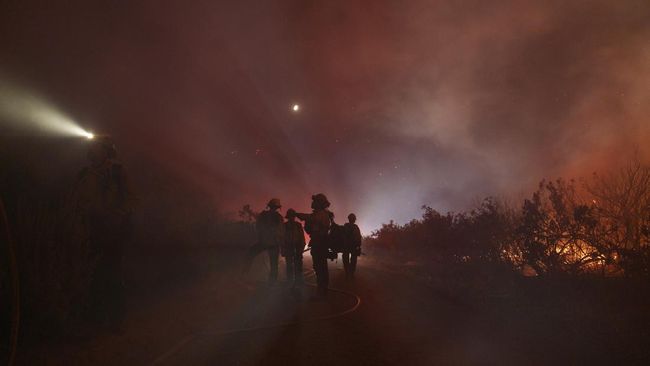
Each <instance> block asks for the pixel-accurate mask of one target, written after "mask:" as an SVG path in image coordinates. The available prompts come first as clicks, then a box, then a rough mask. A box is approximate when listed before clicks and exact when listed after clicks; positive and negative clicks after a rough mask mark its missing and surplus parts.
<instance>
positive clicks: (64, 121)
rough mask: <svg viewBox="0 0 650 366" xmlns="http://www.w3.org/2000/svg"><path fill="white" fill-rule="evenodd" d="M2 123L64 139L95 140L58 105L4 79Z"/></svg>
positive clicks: (0, 97)
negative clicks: (77, 137)
mask: <svg viewBox="0 0 650 366" xmlns="http://www.w3.org/2000/svg"><path fill="white" fill-rule="evenodd" d="M0 121H2V122H6V123H10V124H11V125H12V127H14V128H19V129H26V130H35V132H44V133H48V134H54V135H62V136H79V137H86V138H88V139H92V138H93V137H94V135H93V134H92V133H90V132H88V131H86V130H84V129H83V128H81V127H80V126H79V124H78V123H77V122H75V121H74V120H73V119H72V118H70V117H69V116H67V115H65V114H64V113H63V112H61V111H60V110H58V109H57V108H56V107H55V106H54V105H52V104H51V103H49V102H48V101H47V100H46V99H45V98H42V97H40V96H38V95H36V94H34V93H32V92H30V91H28V90H26V89H23V88H20V87H16V86H15V85H11V84H9V83H7V82H6V80H0Z"/></svg>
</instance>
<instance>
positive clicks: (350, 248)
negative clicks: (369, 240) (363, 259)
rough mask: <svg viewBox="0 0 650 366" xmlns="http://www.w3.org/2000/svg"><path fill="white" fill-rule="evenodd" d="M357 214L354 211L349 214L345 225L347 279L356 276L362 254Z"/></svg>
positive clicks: (344, 249) (344, 265)
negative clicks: (359, 257)
mask: <svg viewBox="0 0 650 366" xmlns="http://www.w3.org/2000/svg"><path fill="white" fill-rule="evenodd" d="M356 221H357V216H356V215H355V214H353V213H351V214H349V215H348V222H347V223H346V224H345V225H343V231H344V233H345V240H344V245H343V268H344V269H345V277H346V278H347V279H352V278H354V272H355V271H356V269H357V257H358V256H360V255H361V230H359V226H357V224H355V222H356Z"/></svg>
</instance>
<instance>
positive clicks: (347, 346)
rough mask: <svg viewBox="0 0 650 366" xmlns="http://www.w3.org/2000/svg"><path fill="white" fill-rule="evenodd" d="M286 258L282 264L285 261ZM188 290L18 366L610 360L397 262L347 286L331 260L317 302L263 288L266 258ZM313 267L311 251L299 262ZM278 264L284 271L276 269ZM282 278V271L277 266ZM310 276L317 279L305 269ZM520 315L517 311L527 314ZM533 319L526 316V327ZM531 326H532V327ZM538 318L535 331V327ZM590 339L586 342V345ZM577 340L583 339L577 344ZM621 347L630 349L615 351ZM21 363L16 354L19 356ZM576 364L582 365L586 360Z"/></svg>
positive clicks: (363, 267) (283, 289) (281, 288)
mask: <svg viewBox="0 0 650 366" xmlns="http://www.w3.org/2000/svg"><path fill="white" fill-rule="evenodd" d="M282 265H283V263H282V262H281V266H282ZM256 266H257V268H258V270H257V272H254V273H252V274H251V275H249V276H248V277H245V278H241V276H240V275H239V272H238V271H235V270H232V271H230V272H227V273H220V274H215V275H214V277H210V278H206V279H205V280H203V281H201V282H199V283H195V284H193V285H191V286H185V287H183V288H182V289H180V290H179V291H176V292H173V293H169V294H167V296H165V297H161V298H159V299H156V300H151V302H150V303H148V304H139V305H138V306H137V309H136V310H133V311H131V312H130V313H129V318H128V320H127V324H126V326H125V329H124V333H123V334H118V335H112V334H107V335H103V336H100V337H95V338H93V339H92V340H87V341H84V340H80V341H79V342H78V343H77V344H74V345H70V344H59V345H53V346H49V347H47V348H43V349H40V350H37V352H34V353H33V354H32V355H31V356H28V357H25V356H24V357H23V358H22V362H21V363H22V364H62V365H63V364H64V365H74V364H79V365H535V364H539V365H545V364H583V362H587V361H589V363H590V364H594V363H598V364H600V363H609V361H612V360H608V355H610V356H611V354H612V352H609V350H608V349H607V348H606V347H604V348H603V347H600V346H599V345H598V344H595V345H594V344H591V346H593V351H591V352H590V353H589V354H586V355H583V353H582V352H580V350H576V349H574V348H573V346H572V345H571V344H570V343H566V342H565V341H564V340H563V339H565V337H566V332H567V330H566V329H562V327H561V325H558V327H556V326H555V325H550V326H549V325H548V324H544V323H545V321H544V317H543V316H541V317H540V319H537V320H531V321H528V322H523V323H522V324H524V325H521V326H519V325H517V324H518V322H510V323H512V324H509V317H508V316H507V315H505V316H504V315H503V314H500V316H498V317H494V316H491V315H490V314H489V313H486V312H485V311H482V310H481V309H482V306H481V304H475V303H468V302H467V301H457V300H454V299H453V298H450V297H448V296H446V295H444V294H442V293H441V292H439V291H436V290H435V289H433V288H431V287H429V286H428V285H427V284H426V282H424V281H421V280H419V279H417V278H415V277H413V276H410V275H408V274H405V273H403V272H402V271H400V270H399V267H391V268H392V269H391V268H389V267H388V266H385V265H382V264H379V263H377V262H373V261H372V260H369V259H367V258H362V259H360V261H359V268H358V273H357V276H356V278H355V279H354V280H352V281H346V280H345V276H344V273H343V269H342V264H341V262H340V261H339V262H338V263H330V274H331V287H332V288H334V289H336V291H332V292H331V293H330V295H329V296H328V299H327V300H326V301H312V300H310V295H311V294H312V293H313V292H314V289H313V288H312V287H309V286H305V287H304V288H303V290H302V296H301V297H299V296H296V294H294V293H292V292H291V291H290V289H289V288H288V287H287V286H286V284H282V283H280V284H278V285H276V286H268V285H266V282H265V281H263V278H264V277H265V273H264V272H265V268H264V266H265V264H264V262H262V261H260V260H258V261H257V263H256ZM310 266H311V262H310V261H309V259H308V257H306V263H305V268H306V269H307V268H310ZM281 269H282V267H281ZM280 273H281V278H282V277H283V273H284V272H283V271H282V270H281V272H280ZM306 273H307V274H308V281H309V282H313V281H314V279H313V274H310V273H311V272H310V271H309V270H306ZM526 312H527V310H526V311H524V313H526ZM531 322H532V323H531ZM531 324H532V325H533V326H531ZM535 324H539V329H544V331H542V332H538V333H536V332H535V331H533V330H531V329H535V326H534V325H535ZM590 342H591V341H590ZM582 346H584V344H582V345H581V347H582ZM622 351H625V350H622ZM19 361H20V360H19ZM581 361H583V362H581Z"/></svg>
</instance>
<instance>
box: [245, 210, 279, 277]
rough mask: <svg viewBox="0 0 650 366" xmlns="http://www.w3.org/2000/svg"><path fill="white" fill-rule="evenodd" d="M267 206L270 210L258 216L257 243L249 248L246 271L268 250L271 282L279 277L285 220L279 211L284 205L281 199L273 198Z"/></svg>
mask: <svg viewBox="0 0 650 366" xmlns="http://www.w3.org/2000/svg"><path fill="white" fill-rule="evenodd" d="M266 207H267V208H268V210H265V211H262V212H261V213H260V214H259V215H258V216H257V224H256V229H257V243H255V245H253V246H252V247H251V248H250V249H249V250H248V254H247V256H246V263H244V272H247V271H248V270H249V268H250V265H251V263H252V261H253V259H254V258H255V257H256V256H257V255H258V254H259V253H261V252H263V251H265V250H266V251H267V252H268V253H269V262H270V265H271V269H270V271H269V282H271V283H273V282H275V281H277V279H278V257H279V255H280V245H282V244H283V243H284V220H283V219H282V215H280V213H279V212H278V210H279V209H280V207H282V205H281V204H280V200H279V199H277V198H273V199H271V200H270V201H269V203H268V204H267V205H266Z"/></svg>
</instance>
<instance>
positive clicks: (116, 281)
mask: <svg viewBox="0 0 650 366" xmlns="http://www.w3.org/2000/svg"><path fill="white" fill-rule="evenodd" d="M87 157H88V161H89V162H90V164H89V165H88V166H87V167H86V168H84V169H83V170H82V171H81V173H80V174H79V179H78V182H77V184H76V187H75V189H74V190H73V194H72V204H73V208H74V210H75V212H76V213H77V215H78V217H79V219H80V221H81V223H82V228H83V229H82V230H83V231H84V232H85V233H86V236H87V239H88V244H89V249H90V253H91V255H92V257H93V258H92V259H93V261H94V263H95V266H94V268H93V274H92V282H91V285H90V298H89V302H90V303H89V311H90V315H91V316H92V317H93V318H94V319H95V320H96V321H97V322H98V323H99V325H106V326H108V327H109V328H111V329H113V330H117V331H119V329H120V327H121V323H122V321H123V319H124V315H125V312H126V301H125V300H126V299H125V293H124V283H123V275H122V262H123V255H124V249H125V245H126V243H127V241H128V240H129V238H130V234H131V216H132V211H133V206H134V201H135V200H134V196H133V194H132V192H131V189H130V186H129V184H128V180H127V177H126V172H125V169H124V167H123V165H122V164H121V163H120V162H118V161H117V160H116V157H117V151H116V149H115V145H114V144H113V140H112V139H111V138H110V137H107V136H99V137H97V138H95V139H93V140H92V141H91V142H90V146H89V147H88V151H87Z"/></svg>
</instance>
